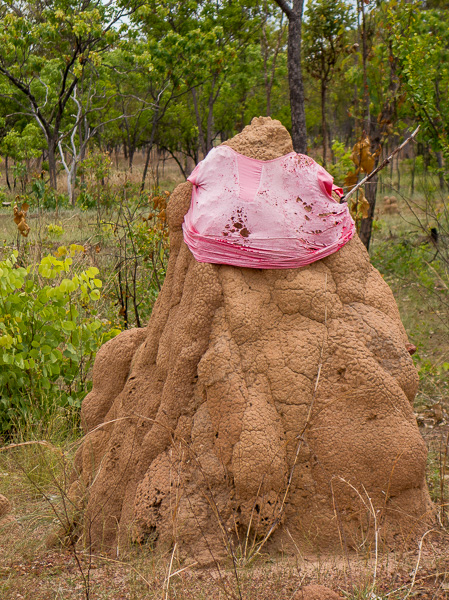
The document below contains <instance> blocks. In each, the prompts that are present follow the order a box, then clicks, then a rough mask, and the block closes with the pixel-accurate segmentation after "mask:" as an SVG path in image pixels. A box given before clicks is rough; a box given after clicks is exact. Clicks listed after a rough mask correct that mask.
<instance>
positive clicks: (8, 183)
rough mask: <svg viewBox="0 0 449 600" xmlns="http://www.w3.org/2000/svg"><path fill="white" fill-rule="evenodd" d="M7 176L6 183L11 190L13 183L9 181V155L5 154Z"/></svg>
mask: <svg viewBox="0 0 449 600" xmlns="http://www.w3.org/2000/svg"><path fill="white" fill-rule="evenodd" d="M5 177H6V185H7V186H8V190H9V191H11V183H10V182H9V165H8V155H6V156H5Z"/></svg>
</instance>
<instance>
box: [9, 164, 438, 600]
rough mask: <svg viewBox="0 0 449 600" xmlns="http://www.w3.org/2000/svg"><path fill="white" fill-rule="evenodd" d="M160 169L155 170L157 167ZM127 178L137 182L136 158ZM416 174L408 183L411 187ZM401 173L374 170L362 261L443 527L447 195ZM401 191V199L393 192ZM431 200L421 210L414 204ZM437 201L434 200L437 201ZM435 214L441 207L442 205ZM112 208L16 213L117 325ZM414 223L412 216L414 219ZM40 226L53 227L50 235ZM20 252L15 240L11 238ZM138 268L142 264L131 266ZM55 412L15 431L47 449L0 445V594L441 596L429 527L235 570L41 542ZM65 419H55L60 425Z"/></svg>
mask: <svg viewBox="0 0 449 600" xmlns="http://www.w3.org/2000/svg"><path fill="white" fill-rule="evenodd" d="M125 167H126V165H123V164H122V170H120V169H119V170H117V172H116V173H115V175H114V177H115V178H116V179H117V182H119V181H120V178H123V177H125V173H126V170H125ZM170 169H171V171H170V178H168V179H166V180H165V181H164V180H161V179H160V183H161V187H163V188H167V189H172V188H173V186H174V184H175V182H176V179H177V178H179V175H176V173H175V169H174V168H172V167H170ZM166 174H167V170H166V171H165V173H164V176H165V175H166ZM133 177H134V178H136V180H138V177H139V174H138V168H137V167H136V169H135V171H134V174H133ZM418 184H420V185H418ZM409 188H410V179H409V177H408V176H407V174H406V173H403V174H402V176H401V190H398V179H397V174H395V173H393V174H390V173H385V174H384V175H383V179H382V188H381V189H380V193H379V202H378V204H379V205H378V211H377V214H376V223H375V231H374V236H373V241H372V247H371V255H372V260H373V263H374V264H375V266H376V267H377V268H379V270H380V271H381V272H382V274H383V275H384V277H385V280H386V281H387V282H388V283H389V285H390V286H391V288H392V290H393V293H394V295H395V298H396V300H397V303H398V306H399V309H400V312H401V316H402V319H403V322H404V325H405V327H406V330H407V332H408V334H409V336H410V339H411V341H412V342H413V343H414V344H415V345H416V346H417V348H418V350H417V353H416V354H415V357H414V360H415V364H416V366H417V369H418V371H419V374H420V381H421V383H420V390H419V393H418V395H417V399H416V406H415V410H416V414H417V418H418V423H419V424H420V428H421V432H422V434H423V436H424V438H425V439H426V441H427V443H428V446H429V449H430V452H429V462H428V483H429V488H430V490H431V494H432V497H433V499H434V501H435V502H436V503H437V505H438V506H439V507H440V513H439V514H440V519H441V522H442V524H443V525H447V516H446V515H447V512H448V511H447V510H446V509H447V503H448V498H449V490H448V486H447V482H448V479H449V459H448V456H447V453H448V434H449V418H448V413H449V382H448V373H449V335H448V333H449V332H448V324H449V310H448V303H447V301H448V294H447V292H448V289H447V287H446V288H445V286H447V285H448V282H449V277H447V271H445V267H444V264H443V266H441V264H440V263H439V262H438V261H439V259H438V257H434V254H435V251H436V250H437V249H438V248H437V247H435V246H434V245H433V242H432V240H431V239H430V238H429V235H430V228H431V227H433V226H438V227H440V225H439V221H438V218H439V217H438V214H437V216H436V217H435V214H434V213H435V210H434V208H435V206H434V205H436V207H437V210H440V212H441V205H442V206H443V209H444V203H445V202H447V198H446V195H447V194H443V195H441V194H440V192H439V190H438V187H437V185H436V184H435V182H434V181H433V180H432V179H431V178H425V177H424V176H423V177H421V179H418V181H417V184H416V187H415V191H414V194H413V196H412V199H413V203H410V200H409V199H407V198H408V197H409V196H410V191H409ZM392 195H393V196H395V197H396V199H397V209H395V210H393V211H391V210H387V201H385V199H384V198H385V196H392ZM402 196H404V197H405V198H403V197H402ZM429 197H430V198H431V200H432V203H433V204H432V208H431V210H430V209H429V208H425V202H426V201H428V200H429ZM438 206H440V209H438ZM443 216H444V215H443ZM113 217H114V214H113V211H112V213H111V212H109V213H108V212H107V211H105V212H103V213H102V214H101V215H99V214H98V212H97V211H96V210H87V211H82V210H79V209H77V210H59V211H58V213H57V214H56V213H55V212H54V211H49V212H43V213H42V212H41V213H40V214H37V212H35V211H31V212H30V214H29V218H28V222H29V224H30V227H31V233H30V236H29V238H28V240H27V249H26V252H27V253H28V258H30V259H32V260H38V258H39V257H40V256H41V255H43V254H45V253H48V252H53V253H54V252H56V251H57V248H58V247H59V246H61V245H66V246H67V245H69V244H71V243H77V244H82V245H83V246H85V248H86V252H85V253H84V254H83V255H82V256H81V257H80V258H79V260H80V261H81V263H80V266H82V265H90V264H92V265H95V266H98V268H99V269H100V276H101V277H102V278H103V280H104V282H105V292H106V293H105V301H104V305H103V307H102V311H103V313H104V315H105V316H107V317H108V318H111V319H112V320H114V319H115V320H116V321H117V322H118V323H119V324H121V325H122V326H123V319H122V320H121V317H120V315H119V306H118V305H117V303H116V296H114V289H115V288H114V285H115V280H114V277H115V274H114V268H113V256H112V255H113V249H114V244H115V243H116V242H115V241H114V236H113V234H112V232H111V226H109V225H108V224H107V223H108V222H110V221H111V220H112V219H113ZM420 223H421V225H420ZM49 225H57V226H59V227H60V228H61V230H62V233H61V232H60V231H59V230H58V229H55V228H52V227H49ZM0 228H1V231H2V238H3V239H4V245H5V248H4V252H7V251H9V249H11V248H12V247H14V246H15V245H16V244H17V229H16V225H15V224H14V222H13V220H12V217H11V209H8V208H4V209H2V210H1V211H0ZM445 235H446V234H445V230H444V228H443V229H441V227H440V239H439V242H438V243H439V244H440V249H441V251H442V252H446V251H447V248H448V246H449V240H448V239H447V238H446V237H445ZM20 243H21V247H22V251H23V250H24V246H23V244H24V240H22V239H20ZM140 268H141V269H144V268H146V267H144V266H141V267H140ZM58 418H63V415H62V417H61V414H60V415H59V416H58V415H55V417H54V421H53V422H52V423H48V424H46V425H45V427H42V428H41V430H34V431H31V432H22V437H21V439H19V440H18V442H19V443H20V442H23V441H25V440H29V439H43V438H45V439H47V440H49V441H50V442H52V443H53V446H52V447H49V446H42V445H38V444H33V445H20V446H17V447H15V448H12V449H8V450H4V451H0V493H2V494H4V495H5V496H7V497H8V498H9V499H10V500H11V502H12V505H13V512H12V514H13V515H14V517H15V520H14V521H12V522H3V523H2V522H1V521H0V598H1V600H12V599H16V598H19V599H20V598H24V599H27V600H28V599H33V600H51V599H59V598H61V599H62V598H64V599H68V600H71V599H82V598H90V599H92V600H93V599H95V600H100V599H101V600H102V599H105V600H106V599H111V600H112V599H113V600H121V599H129V600H137V599H139V600H143V599H153V598H154V599H156V598H157V599H161V600H162V599H169V598H170V599H174V598H180V599H183V600H184V599H192V600H193V599H195V600H196V599H198V600H201V599H202V598H204V599H206V598H208V599H213V600H215V599H217V600H218V599H221V598H223V599H224V598H239V599H241V600H256V599H257V600H271V599H273V600H274V599H280V600H288V599H292V598H293V597H294V594H295V592H296V591H297V590H298V589H299V588H300V587H301V586H302V585H305V584H307V583H309V582H314V583H322V584H325V585H329V586H330V587H331V588H333V589H335V590H340V591H341V592H342V593H343V592H344V594H345V595H346V597H348V598H353V599H360V600H362V599H368V598H370V599H371V600H375V599H376V598H377V599H386V598H390V599H393V600H399V599H401V600H406V599H407V598H422V599H424V600H427V599H428V600H430V599H437V600H438V599H440V598H441V599H443V598H447V597H448V594H449V551H448V550H447V548H448V547H449V546H448V539H447V536H446V535H445V532H444V529H442V530H441V531H440V532H438V533H435V534H432V535H429V536H428V537H427V538H426V539H425V540H424V541H423V543H422V546H421V548H419V547H418V545H417V547H416V548H415V549H414V550H413V551H411V552H409V553H406V554H396V555H391V554H385V555H382V556H381V557H378V559H377V560H376V558H375V557H374V556H373V554H372V553H370V554H362V553H361V554H359V555H351V556H348V557H343V558H341V557H331V556H327V557H316V556H309V557H300V558H299V557H297V558H296V559H292V558H287V557H285V558H282V557H280V558H279V559H277V560H276V561H273V560H272V559H270V558H269V557H263V556H262V557H261V558H260V560H259V561H258V562H257V563H255V564H252V565H251V566H247V567H240V568H238V569H237V570H236V571H235V570H234V569H232V568H231V567H227V568H224V569H222V570H221V571H218V570H217V569H214V568H212V569H210V570H209V571H198V570H196V569H195V568H190V567H189V566H188V565H183V564H180V563H178V560H177V556H176V553H174V554H172V553H170V554H168V555H154V554H147V553H146V551H145V550H144V551H140V550H139V549H133V550H132V551H130V553H129V554H127V555H124V556H123V557H120V560H113V559H111V558H108V557H104V556H94V557H92V556H88V555H84V554H83V552H82V551H81V550H79V549H75V548H73V547H71V546H70V544H68V545H66V546H65V547H60V546H54V544H52V543H50V542H51V539H50V538H49V535H50V532H51V531H52V530H54V529H55V528H57V527H58V523H59V521H60V520H61V518H62V519H64V508H63V507H62V506H61V495H63V494H61V491H62V490H64V489H65V486H66V479H67V474H68V472H69V470H70V460H71V457H72V455H73V452H74V449H75V447H76V443H77V442H76V438H77V436H78V435H79V433H78V432H77V431H76V428H75V429H74V430H73V431H72V432H71V434H70V435H69V436H68V437H67V436H66V437H65V438H64V439H61V436H60V431H61V429H62V428H61V427H60V424H59V423H58V420H57V419H58ZM65 429H67V428H65Z"/></svg>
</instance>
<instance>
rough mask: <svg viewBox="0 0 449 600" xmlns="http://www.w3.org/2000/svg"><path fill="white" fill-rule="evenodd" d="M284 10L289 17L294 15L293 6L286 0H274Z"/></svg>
mask: <svg viewBox="0 0 449 600" xmlns="http://www.w3.org/2000/svg"><path fill="white" fill-rule="evenodd" d="M274 1H275V2H276V4H277V5H278V6H279V8H280V9H281V10H282V12H283V13H284V14H285V15H287V17H288V18H289V19H291V18H292V17H293V16H294V12H293V8H292V7H291V6H290V5H289V4H287V2H286V0H274Z"/></svg>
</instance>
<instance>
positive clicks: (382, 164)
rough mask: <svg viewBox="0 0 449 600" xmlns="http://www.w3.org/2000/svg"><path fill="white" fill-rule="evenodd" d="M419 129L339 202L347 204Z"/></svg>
mask: <svg viewBox="0 0 449 600" xmlns="http://www.w3.org/2000/svg"><path fill="white" fill-rule="evenodd" d="M420 127H421V125H418V127H417V128H416V129H415V131H414V132H413V133H412V134H411V136H410V137H408V138H407V139H406V140H404V141H403V142H402V144H401V145H400V146H398V147H397V148H396V149H395V150H393V152H392V153H391V154H390V156H389V157H388V158H386V159H385V160H384V161H382V163H381V164H380V165H379V166H378V167H376V168H375V169H374V170H373V171H371V173H370V174H369V175H367V176H366V177H364V178H363V179H362V181H360V182H359V183H358V184H357V185H356V186H354V187H353V188H352V190H350V191H349V192H348V193H347V194H346V195H345V196H343V198H342V199H341V200H340V202H347V201H348V198H349V197H350V196H352V195H353V194H354V193H355V192H356V191H357V190H358V189H359V188H360V187H362V185H364V184H365V183H366V182H367V181H369V180H370V179H372V178H373V177H374V175H375V174H376V173H378V172H379V171H381V170H382V169H384V168H385V167H386V166H387V165H388V164H390V161H391V159H392V158H393V156H394V155H395V154H397V153H398V152H400V151H401V150H402V148H404V146H406V145H407V144H408V143H409V141H410V140H412V139H413V138H414V137H415V136H416V134H417V133H418V131H419V128H420Z"/></svg>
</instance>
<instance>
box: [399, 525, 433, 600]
mask: <svg viewBox="0 0 449 600" xmlns="http://www.w3.org/2000/svg"><path fill="white" fill-rule="evenodd" d="M432 531H435V530H434V529H429V530H428V531H426V533H425V534H424V535H423V536H422V538H421V539H420V541H419V552H418V560H417V561H416V566H415V568H414V569H413V577H412V583H411V584H410V588H409V590H408V592H407V593H406V595H405V596H404V598H403V600H407V598H408V597H409V596H410V594H411V593H412V590H413V587H414V585H415V580H416V573H417V572H418V569H419V563H420V562H421V553H422V547H423V543H424V538H425V537H426V535H427V534H429V533H432Z"/></svg>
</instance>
